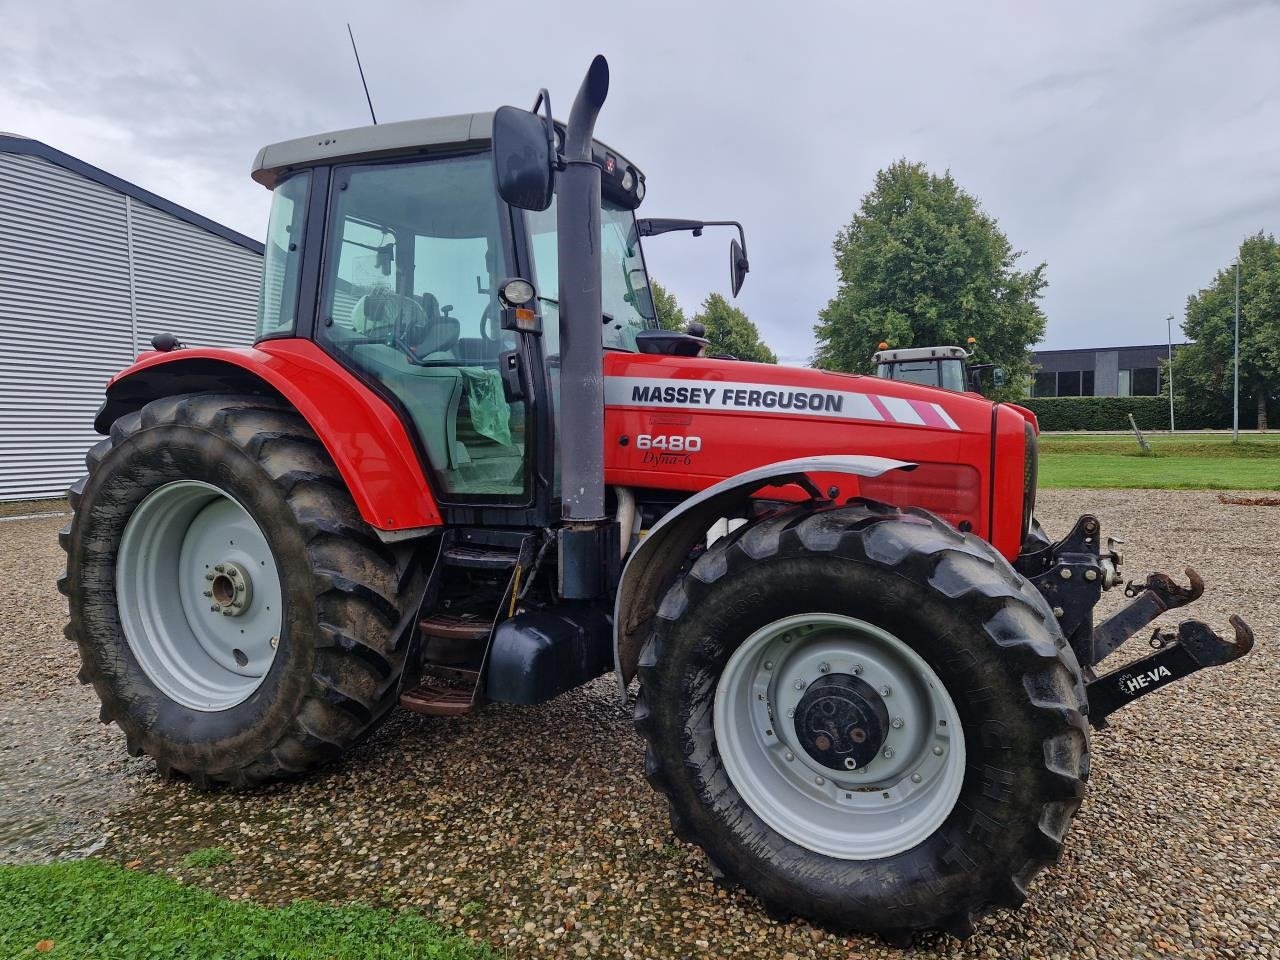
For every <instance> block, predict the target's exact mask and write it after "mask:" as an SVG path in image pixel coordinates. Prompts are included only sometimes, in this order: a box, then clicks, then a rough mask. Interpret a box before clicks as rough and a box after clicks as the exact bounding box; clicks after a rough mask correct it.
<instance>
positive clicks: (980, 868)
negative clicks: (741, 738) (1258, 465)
mask: <svg viewBox="0 0 1280 960" xmlns="http://www.w3.org/2000/svg"><path fill="white" fill-rule="evenodd" d="M814 611H821V612H824V613H830V614H837V615H843V616H847V617H853V618H858V619H859V620H861V621H864V622H867V623H870V624H873V625H875V626H878V627H880V628H882V629H884V630H887V631H889V632H890V633H892V634H894V635H895V636H897V637H898V638H900V639H902V640H904V641H905V642H906V643H907V644H909V645H910V646H911V647H912V649H913V650H914V651H915V652H916V653H917V654H919V655H920V656H921V657H922V658H923V659H924V660H925V662H926V663H927V664H928V665H929V667H931V668H932V670H933V671H934V672H935V673H936V674H937V676H938V677H939V678H940V679H941V681H942V682H943V684H944V685H945V686H946V688H947V690H948V692H949V693H950V695H951V698H952V700H953V701H954V704H955V707H956V709H957V711H958V713H959V716H960V720H961V724H962V726H963V728H964V744H965V750H966V759H967V763H966V766H965V768H964V774H963V782H962V785H961V787H960V793H959V797H958V799H957V800H956V802H955V805H954V807H953V808H952V809H951V811H950V813H949V814H948V815H947V816H946V818H945V820H944V821H943V822H942V825H941V826H940V827H938V828H937V829H936V830H935V831H934V832H933V833H932V834H931V835H929V836H928V837H927V839H925V840H923V841H922V842H920V843H918V844H917V845H916V846H914V847H912V848H911V849H908V850H905V851H903V852H900V853H897V854H895V855H892V856H886V857H883V858H880V859H860V860H855V859H837V858H834V857H832V856H828V855H824V854H819V853H816V852H814V851H813V850H811V849H808V848H806V847H804V846H801V845H799V844H797V843H795V842H792V841H791V840H789V839H787V838H786V837H784V836H782V835H781V834H779V833H778V832H776V831H775V830H773V829H771V828H770V826H769V825H768V824H767V823H765V822H764V820H762V818H761V817H760V816H758V815H757V813H756V812H755V811H753V810H752V809H751V808H750V807H749V806H748V805H747V804H746V803H745V801H744V800H743V798H742V796H741V795H740V794H739V793H738V791H737V790H736V789H735V788H734V786H733V783H732V782H731V781H730V779H729V776H728V775H727V773H726V770H725V765H724V762H723V759H722V757H721V756H720V753H719V749H718V747H717V741H716V735H715V731H714V723H713V710H714V705H715V697H716V690H717V682H718V680H719V678H720V676H721V674H722V671H723V670H724V669H725V666H726V664H727V663H728V661H729V658H730V657H731V655H732V654H733V652H734V650H735V649H736V648H737V647H738V645H740V644H742V643H743V641H744V640H745V639H746V638H747V637H748V636H750V635H751V634H752V633H753V632H754V631H756V630H758V629H760V628H761V627H762V626H764V625H766V624H769V623H771V622H774V621H777V620H779V619H780V618H783V617H787V616H790V615H795V614H800V613H811V612H814ZM655 624H656V625H655V627H654V628H653V632H652V635H651V637H650V638H649V640H648V643H647V645H646V647H645V650H644V653H643V655H642V657H641V660H640V664H639V678H640V693H639V698H638V700H637V702H636V707H635V719H636V726H637V729H638V730H639V732H640V734H641V735H642V736H643V737H644V739H645V741H646V747H647V749H646V758H645V770H646V774H647V776H648V778H649V781H650V783H651V784H652V785H653V786H654V787H655V788H656V789H657V790H659V791H660V792H662V793H663V794H665V795H666V797H667V799H668V801H669V806H670V812H671V821H672V827H673V829H674V831H675V833H676V835H677V836H678V837H680V838H681V839H683V840H685V841H687V842H690V843H695V844H698V845H699V846H701V847H702V848H703V850H704V851H705V852H706V854H707V856H708V858H709V859H710V861H711V868H712V872H713V873H714V874H715V875H716V876H717V877H720V878H722V879H724V880H727V881H731V882H734V883H737V884H740V885H742V886H743V887H745V888H746V889H747V890H748V891H749V892H751V893H752V894H754V895H755V896H757V897H758V898H760V899H761V900H762V901H763V902H764V904H765V906H766V908H767V909H768V910H769V911H770V913H772V914H774V915H776V916H791V915H798V916H803V917H807V918H810V919H812V920H815V921H817V922H819V923H821V924H823V925H824V926H827V927H828V928H831V929H835V930H841V931H843V930H850V929H858V930H862V931H868V932H880V933H882V934H885V935H888V936H891V937H897V938H901V937H904V936H909V935H910V933H911V932H912V931H916V930H923V929H932V928H940V929H944V930H947V931H949V932H951V933H954V934H956V935H959V936H967V935H969V934H970V933H972V931H973V922H974V920H975V919H976V918H978V917H979V916H981V915H983V914H984V913H987V912H988V911H990V910H991V909H992V908H993V907H995V906H1010V907H1013V906H1017V905H1019V904H1020V903H1021V902H1022V901H1023V900H1024V899H1025V897H1026V894H1027V886H1028V884H1029V882H1030V881H1031V878H1032V877H1033V876H1034V875H1035V874H1036V873H1037V872H1038V871H1039V870H1040V869H1041V868H1042V867H1044V866H1045V865H1046V864H1048V863H1050V862H1053V861H1055V860H1056V859H1057V858H1058V856H1059V853H1060V850H1061V847H1062V841H1063V836H1064V834H1065V833H1066V831H1067V828H1068V826H1069V825H1070V822H1071V819H1072V817H1073V816H1074V814H1075V812H1076V810H1077V808H1078V807H1079V805H1080V801H1081V799H1082V797H1083V796H1084V792H1085V780H1086V779H1087V777H1088V771H1089V742H1088V731H1087V726H1086V722H1085V718H1084V716H1083V714H1084V713H1085V711H1086V710H1087V701H1086V700H1085V696H1084V687H1083V681H1082V678H1081V673H1080V668H1079V665H1078V663H1077V662H1076V659H1075V657H1074V655H1073V653H1072V651H1071V649H1070V647H1069V645H1068V644H1067V643H1066V641H1065V640H1064V639H1063V637H1062V634H1061V631H1060V630H1059V629H1058V627H1057V622H1056V620H1055V618H1054V617H1053V614H1052V612H1051V611H1050V610H1049V608H1048V606H1047V604H1046V603H1045V602H1044V600H1043V598H1042V597H1041V596H1040V594H1039V592H1038V591H1036V590H1035V588H1034V587H1032V586H1031V585H1030V584H1029V583H1028V582H1027V581H1026V580H1025V579H1024V578H1022V577H1021V576H1019V575H1018V574H1017V573H1016V572H1015V571H1014V570H1013V569H1012V568H1011V567H1010V566H1009V564H1008V563H1007V562H1006V561H1005V560H1004V559H1003V558H1002V557H1000V556H999V554H998V553H996V551H995V550H994V548H992V547H991V546H990V545H989V544H987V543H986V542H984V541H983V540H981V539H979V538H977V537H972V536H968V535H965V534H962V533H960V532H958V531H957V530H956V529H955V528H953V527H951V526H949V525H948V524H946V523H945V522H944V521H942V520H940V519H938V518H937V517H934V516H933V515H931V514H928V513H926V512H924V511H918V510H909V511H899V510H896V509H894V508H891V507H886V506H883V505H880V504H874V503H870V502H867V501H855V502H854V503H853V504H850V505H847V506H842V507H831V508H825V509H813V508H810V507H798V508H793V509H788V510H786V511H784V512H782V513H780V514H776V515H774V516H772V517H770V518H768V519H765V520H762V521H760V522H757V523H755V524H753V525H751V526H749V527H745V528H743V529H742V530H740V531H738V532H736V533H735V534H733V535H731V536H730V537H726V538H723V539H721V540H720V541H718V542H717V543H716V544H715V545H713V546H712V547H711V548H710V549H709V550H707V552H706V553H704V554H703V555H702V556H701V557H699V558H698V560H697V562H696V563H695V564H694V565H693V567H692V568H691V570H690V571H689V573H688V574H687V575H686V576H684V577H683V578H682V579H681V580H679V581H678V582H676V583H675V584H674V585H673V586H672V587H671V588H670V590H669V591H668V592H667V594H666V596H665V597H664V599H663V601H662V604H661V607H660V609H659V613H658V616H657V618H656V619H655Z"/></svg>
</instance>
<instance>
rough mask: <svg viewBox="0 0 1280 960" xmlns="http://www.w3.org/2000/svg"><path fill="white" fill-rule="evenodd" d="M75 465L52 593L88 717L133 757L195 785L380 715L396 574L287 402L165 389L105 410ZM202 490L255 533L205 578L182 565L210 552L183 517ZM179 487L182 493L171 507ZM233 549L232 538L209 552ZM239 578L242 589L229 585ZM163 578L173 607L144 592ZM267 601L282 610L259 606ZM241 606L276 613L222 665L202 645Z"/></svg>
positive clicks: (326, 739)
mask: <svg viewBox="0 0 1280 960" xmlns="http://www.w3.org/2000/svg"><path fill="white" fill-rule="evenodd" d="M87 463H88V467H89V474H88V476H86V477H85V478H83V479H81V480H80V481H79V482H77V483H76V484H75V486H73V487H72V488H71V491H70V501H71V507H72V510H73V516H72V521H71V523H70V524H68V525H67V527H66V528H65V529H64V530H63V531H62V534H61V535H60V537H59V540H60V542H61V544H62V546H63V548H64V549H65V550H66V551H67V572H66V573H65V574H64V575H63V577H62V578H61V579H60V580H59V589H61V590H62V591H63V593H65V594H66V595H67V597H68V599H69V601H70V622H69V624H68V626H67V629H66V634H67V636H68V637H69V638H70V639H71V640H73V641H75V643H76V645H77V647H78V648H79V652H80V659H81V663H82V667H81V670H80V679H81V682H83V683H91V684H92V685H93V687H94V690H95V691H96V693H97V694H98V697H99V699H100V700H101V702H102V711H101V719H102V721H103V722H104V723H108V722H112V721H114V722H115V723H117V724H119V726H120V728H121V729H122V730H123V731H124V733H125V737H126V742H127V745H128V750H129V752H130V753H131V754H134V755H138V754H144V753H145V754H147V755H149V756H151V757H153V758H154V759H155V761H156V765H157V768H158V769H159V771H160V772H161V774H163V775H165V776H174V775H182V776H185V777H188V778H190V779H191V780H192V781H194V782H195V783H196V784H197V785H199V786H201V787H212V786H216V785H219V784H231V785H235V786H245V785H249V784H255V783H261V782H264V781H268V780H273V779H278V778H283V777H290V776H294V775H297V774H301V773H304V772H306V771H308V770H311V769H313V768H315V767H316V766H318V765H320V764H321V763H323V762H325V761H327V760H330V759H332V758H333V757H335V756H337V755H338V754H340V753H341V752H342V751H344V750H345V749H347V748H348V747H350V746H351V745H352V744H353V743H355V742H357V741H358V740H360V739H361V738H362V737H364V736H367V735H368V734H369V733H370V732H371V731H372V730H373V729H374V728H375V727H376V726H377V725H378V724H379V723H380V722H381V721H382V720H383V719H384V718H385V717H386V716H387V714H388V713H389V711H390V710H391V708H392V707H393V706H394V705H395V703H396V694H397V689H398V682H399V678H400V674H401V671H402V669H403V667H404V660H405V650H404V648H403V644H402V643H401V641H400V639H399V637H398V633H397V630H396V627H397V625H398V623H399V620H400V616H401V611H402V608H403V601H402V592H403V588H404V584H403V582H402V581H403V580H404V571H403V570H401V569H399V568H398V565H397V563H396V560H395V557H394V556H393V555H392V554H391V553H390V551H388V550H387V549H386V548H385V547H384V546H383V545H382V544H381V543H380V542H379V540H378V539H377V537H376V535H375V534H374V533H373V531H372V530H371V529H370V528H369V526H368V525H367V524H365V522H364V521H363V520H362V519H361V518H360V515H359V512H358V511H357V509H356V507H355V504H354V503H353V501H352V499H351V496H350V494H349V493H348V492H347V490H346V487H345V485H344V484H343V482H342V479H341V477H340V475H339V474H338V472H337V470H336V468H335V467H334V465H333V463H332V461H331V460H330V459H329V456H328V454H327V453H326V451H325V450H324V447H323V446H322V445H321V444H320V442H319V440H318V439H317V438H316V436H315V435H314V434H313V433H312V431H311V430H310V428H309V427H308V426H307V424H306V422H305V421H304V420H303V419H302V417H301V416H299V415H298V413H297V412H296V411H294V410H293V409H292V408H290V407H288V406H287V405H285V404H284V403H282V402H280V401H276V400H272V399H269V398H262V397H250V396H242V395H216V394H189V395H183V396H173V397H164V398H161V399H158V400H154V401H152V402H150V403H148V404H147V405H146V406H145V407H143V408H142V410H140V411H138V412H136V413H131V414H127V415H125V416H123V417H121V418H120V419H118V420H117V421H116V422H115V423H114V424H113V425H112V427H111V435H110V437H109V438H108V439H105V440H103V441H101V442H100V443H99V444H98V445H97V446H95V447H94V448H93V449H92V450H91V451H90V452H89V455H88V457H87ZM202 492H204V493H207V496H208V497H209V498H210V499H209V500H208V501H207V502H208V503H209V504H216V505H217V506H218V508H219V509H223V508H225V511H226V514H225V515H226V516H227V517H231V518H234V519H235V523H236V528H237V529H239V530H241V531H244V532H245V538H249V537H250V536H251V535H252V532H253V530H255V529H256V531H257V532H258V535H259V536H260V537H261V541H260V542H259V546H258V548H257V550H256V552H254V551H252V550H251V552H250V554H248V555H247V556H248V558H249V559H245V558H244V555H241V554H238V553H233V554H230V556H234V557H239V558H240V559H239V560H238V561H237V562H236V563H235V564H232V563H231V562H230V561H228V564H227V567H228V569H230V567H231V566H233V565H234V566H237V568H238V576H239V577H240V580H239V581H237V580H236V579H235V576H236V575H237V574H233V575H232V578H231V579H230V580H226V582H225V583H224V579H225V578H221V577H219V580H218V583H217V584H215V583H213V582H206V581H205V578H204V577H202V576H199V573H203V572H204V570H203V567H204V566H205V564H198V565H197V567H196V568H194V569H195V572H193V569H192V568H191V564H189V563H188V562H187V558H188V554H189V553H190V552H191V550H192V549H195V547H193V546H192V543H195V544H196V545H197V546H199V547H200V548H201V549H206V550H208V549H210V548H209V547H207V546H206V544H207V542H208V541H209V540H210V539H212V538H214V537H213V536H212V535H211V534H210V533H209V530H210V529H211V530H213V531H214V533H215V534H216V532H217V531H218V529H219V527H218V525H217V522H215V523H214V524H213V525H212V527H210V525H209V523H208V522H205V523H204V525H203V526H200V527H199V529H198V530H197V526H198V524H197V521H196V520H190V517H191V516H192V515H193V513H194V512H195V511H198V510H200V509H201V507H200V504H201V503H202V502H204V501H200V500H199V499H198V498H199V497H200V496H202V495H204V493H202ZM193 495H194V496H196V497H197V501H196V502H195V505H194V506H193V505H190V504H185V503H184V500H183V499H182V498H183V496H186V497H187V499H188V500H190V498H191V496H193ZM140 507H141V508H142V509H139V508H140ZM135 517H136V520H135V522H134V523H133V525H132V526H130V521H131V519H134V518H135ZM175 517H176V519H175ZM206 517H207V511H206ZM222 522H224V523H226V522H230V521H226V520H224V521H222ZM184 523H187V524H188V526H187V527H183V526H182V524H184ZM148 525H150V528H149V526H148ZM175 525H176V526H175ZM226 529H228V530H230V529H231V528H230V527H227V528H226ZM192 531H195V532H192ZM239 535H240V534H236V533H234V532H233V533H232V535H231V537H225V538H224V542H232V537H235V536H239ZM184 536H185V537H186V539H185V540H184V539H183V538H184ZM122 542H123V544H124V552H123V554H122V552H121V551H122ZM242 548H243V539H242V542H241V546H239V547H222V548H220V549H224V550H231V551H235V550H240V549H242ZM268 552H269V555H268ZM259 554H261V557H260V558H259ZM211 559H217V556H216V555H215V556H213V557H211ZM180 561H181V562H180ZM170 565H172V569H173V570H174V571H178V572H176V573H175V572H168V570H169V566H170ZM273 566H274V570H273V569H272V567H273ZM406 566H407V565H406ZM208 574H209V575H210V576H212V575H213V570H209V571H208ZM246 577H247V578H248V579H250V580H253V579H254V578H256V585H255V586H254V587H253V589H252V590H250V591H248V592H246V591H244V590H241V591H239V593H237V592H236V590H235V589H234V588H235V586H236V584H237V583H238V582H242V581H243V580H244V579H245V578H246ZM186 580H192V581H193V582H192V583H187V582H186ZM219 587H222V589H221V590H219ZM167 588H171V589H172V590H173V591H174V593H176V594H182V601H181V603H179V602H177V601H173V602H167V601H165V599H164V597H159V598H157V596H156V595H157V594H163V593H165V592H166V589H167ZM206 588H209V589H210V590H211V592H212V593H213V594H214V596H213V597H212V599H211V600H210V599H204V600H201V601H199V602H200V603H201V604H212V605H211V606H207V607H206V606H201V607H200V608H199V612H193V611H194V610H195V608H194V607H193V605H192V600H191V597H193V596H197V594H196V593H195V591H201V590H204V589H206ZM203 596H204V597H208V596H209V594H208V593H205V594H203ZM275 598H278V602H279V605H280V609H279V610H271V609H270V608H269V604H270V603H271V602H274V601H275ZM219 603H221V604H222V605H223V609H225V610H226V611H227V612H226V614H225V616H222V615H221V611H220V610H214V609H213V606H216V605H218V604H219ZM236 604H242V605H246V606H247V607H248V609H247V610H242V609H241V608H240V607H238V606H236ZM122 613H123V614H124V616H123V617H122V616H121V614H122ZM246 613H247V614H248V615H245V614H246ZM204 617H207V618H208V619H206V620H202V619H201V618H204ZM255 617H266V618H269V619H270V621H271V623H272V627H271V628H270V629H268V630H267V633H269V634H270V638H269V639H268V640H267V641H265V642H266V646H264V645H263V641H262V638H259V642H258V646H257V647H246V649H247V651H248V654H247V656H246V655H244V654H243V653H242V651H241V650H239V649H236V650H235V660H234V662H230V663H227V664H225V665H224V666H225V669H224V667H220V666H219V665H218V664H217V663H216V662H214V661H215V660H216V659H217V657H218V654H219V652H220V651H218V650H216V649H214V650H213V653H212V654H209V653H206V650H208V649H211V645H213V646H216V644H217V643H218V642H220V640H219V636H220V635H219V634H218V633H217V632H218V631H222V634H227V633H228V631H229V633H230V635H231V636H236V635H237V634H236V630H237V629H239V628H240V627H245V626H251V625H252V624H251V621H252V620H253V619H254V618H255ZM210 631H213V633H212V634H211V633H210ZM272 631H278V632H272ZM239 632H240V633H244V632H245V631H244V630H243V629H240V631H239ZM249 632H250V633H252V630H250V631H249ZM210 637H212V639H210ZM193 638H195V639H193ZM250 639H252V638H250ZM228 645H230V644H228ZM221 652H225V650H223V651H221ZM211 657H212V658H213V659H211ZM223 659H225V658H223ZM166 665H174V668H173V669H168V668H167V666H166ZM237 672H238V673H239V675H242V676H240V678H239V679H237V675H238V673H237ZM184 678H186V679H184ZM193 678H194V679H193ZM210 690H213V691H215V694H212V695H211V694H210V693H209V691H210ZM218 690H230V691H231V692H229V693H225V694H224V695H218V694H216V691H218Z"/></svg>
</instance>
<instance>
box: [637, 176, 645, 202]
mask: <svg viewBox="0 0 1280 960" xmlns="http://www.w3.org/2000/svg"><path fill="white" fill-rule="evenodd" d="M643 199H644V181H643V180H638V181H636V202H637V203H639V202H640V201H641V200H643Z"/></svg>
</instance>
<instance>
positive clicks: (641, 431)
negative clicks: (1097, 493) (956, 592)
mask: <svg viewBox="0 0 1280 960" xmlns="http://www.w3.org/2000/svg"><path fill="white" fill-rule="evenodd" d="M605 404H606V408H605V409H606V414H605V436H604V448H605V458H606V471H605V473H606V482H607V483H609V484H611V485H620V486H638V487H649V488H662V489H665V490H701V489H703V488H705V487H708V486H710V485H712V484H714V483H718V482H720V481H722V480H724V479H726V478H728V477H732V476H734V475H736V474H739V473H743V472H745V471H748V470H753V469H755V468H758V467H761V466H764V465H766V464H770V463H776V462H779V461H783V460H792V459H796V458H800V457H813V456H829V455H841V456H874V457H886V458H889V459H894V460H904V461H909V462H912V463H917V464H919V469H917V470H915V471H912V472H911V473H901V472H899V473H896V474H889V475H886V477H884V478H879V479H877V480H875V481H865V480H864V481H857V482H852V483H848V484H837V486H838V487H839V495H840V496H858V495H862V496H872V497H875V498H877V499H883V500H888V501H890V502H895V503H903V504H906V505H914V506H920V507H924V508H926V509H929V510H933V511H934V512H936V513H939V514H941V515H943V516H945V517H947V518H948V519H951V520H952V521H953V522H954V523H956V524H957V525H961V524H964V523H967V524H968V525H969V526H968V527H967V529H973V530H975V531H978V532H982V531H986V530H989V529H990V528H991V518H992V514H993V511H994V509H995V503H994V501H993V498H992V490H993V482H994V484H995V485H996V486H999V487H1001V489H1000V491H999V492H1000V494H1001V497H1005V496H1006V494H1007V498H1008V500H1009V502H1012V503H1014V504H1015V506H1016V507H1017V508H1018V510H1020V506H1021V504H1022V501H1023V460H1024V456H1025V453H1024V451H1025V447H1026V424H1027V420H1026V418H1025V417H1024V416H1023V415H1022V414H1021V413H1019V412H1017V411H1016V410H1015V409H1013V408H1012V407H1009V406H1007V405H1004V404H994V403H992V402H991V401H990V400H987V399H984V398H983V397H979V396H975V395H971V394H963V393H956V392H954V391H951V390H941V389H938V388H936V387H926V386H921V385H919V384H914V383H906V382H903V381H895V380H884V379H881V378H878V377H869V376H860V375H856V374H844V373H830V372H827V371H823V370H812V369H807V368H802V367H783V366H774V365H772V364H758V363H744V362H741V361H734V360H716V359H710V358H703V357H677V356H669V355H653V354H632V353H612V352H611V353H609V354H607V355H606V356H605ZM993 452H995V454H996V456H997V459H998V460H999V461H1000V462H999V463H998V465H997V473H998V476H996V477H995V479H994V481H993V480H992V469H991V465H992V455H993ZM1004 486H1007V487H1008V490H1007V491H1005V490H1003V487H1004ZM1006 525H1007V526H1008V527H1009V530H1008V531H1007V534H1008V535H1007V537H1005V536H1003V535H1000V536H998V539H999V540H1000V543H999V546H1001V548H1002V549H1007V550H1008V551H1009V553H1008V555H1012V556H1016V555H1017V549H1018V544H1019V543H1020V542H1021V536H1020V532H1019V527H1020V523H1019V522H1018V521H1017V520H1011V521H1007V522H1006ZM998 533H999V531H998Z"/></svg>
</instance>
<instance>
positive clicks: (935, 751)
mask: <svg viewBox="0 0 1280 960" xmlns="http://www.w3.org/2000/svg"><path fill="white" fill-rule="evenodd" d="M933 755H934V756H935V757H940V756H942V748H941V747H934V748H933Z"/></svg>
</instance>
